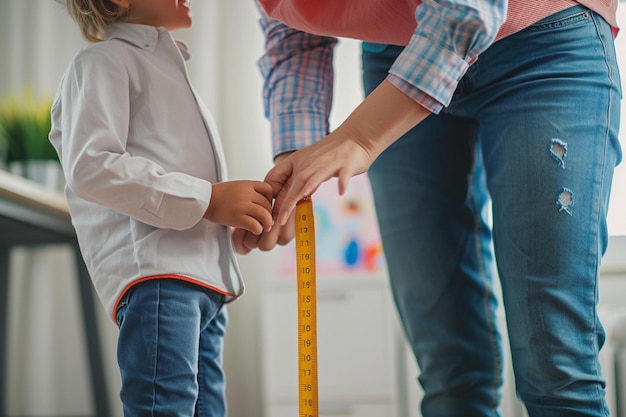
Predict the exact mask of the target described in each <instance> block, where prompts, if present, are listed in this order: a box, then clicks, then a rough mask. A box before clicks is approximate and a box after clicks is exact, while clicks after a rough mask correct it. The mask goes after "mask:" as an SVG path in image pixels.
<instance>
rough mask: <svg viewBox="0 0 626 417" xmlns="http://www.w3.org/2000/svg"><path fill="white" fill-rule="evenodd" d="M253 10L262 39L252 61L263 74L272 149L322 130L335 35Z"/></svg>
mask: <svg viewBox="0 0 626 417" xmlns="http://www.w3.org/2000/svg"><path fill="white" fill-rule="evenodd" d="M259 10H260V12H261V18H260V23H261V28H262V30H263V32H264V34H265V39H266V44H265V54H264V55H263V56H262V57H261V59H260V60H259V62H258V64H259V68H260V70H261V74H262V75H263V77H264V80H265V82H264V86H263V102H264V107H265V116H266V117H267V118H268V119H269V121H270V123H271V130H272V138H273V139H272V145H273V151H274V155H278V154H280V153H283V152H288V151H292V150H297V149H299V148H302V147H304V146H306V145H309V144H311V143H313V142H315V141H316V140H319V139H321V138H323V137H324V136H326V135H327V134H328V130H329V123H328V118H329V114H330V108H331V103H332V93H333V77H334V72H333V62H332V61H333V50H334V46H335V44H336V43H337V39H336V38H333V37H326V36H318V35H312V34H309V33H306V32H302V31H299V30H296V29H292V28H290V27H289V26H287V25H285V24H283V23H281V22H279V21H277V20H272V19H270V18H268V16H267V15H266V14H265V12H264V11H263V10H262V8H261V7H259Z"/></svg>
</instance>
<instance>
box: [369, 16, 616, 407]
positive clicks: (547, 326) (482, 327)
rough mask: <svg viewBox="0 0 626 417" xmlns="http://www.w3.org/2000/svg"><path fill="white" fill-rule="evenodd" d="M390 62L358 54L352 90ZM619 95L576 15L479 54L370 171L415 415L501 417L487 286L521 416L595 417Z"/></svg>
mask: <svg viewBox="0 0 626 417" xmlns="http://www.w3.org/2000/svg"><path fill="white" fill-rule="evenodd" d="M400 51H401V48H399V47H393V46H384V45H372V44H364V45H363V69H364V76H363V77H364V86H365V90H366V92H370V91H371V90H373V89H374V88H375V87H376V86H377V85H378V84H379V83H380V82H381V81H382V80H383V79H384V77H385V76H386V74H387V70H388V68H389V67H390V65H391V63H392V62H393V61H394V59H395V57H396V56H397V55H398V53H399V52H400ZM620 97H621V91H620V80H619V74H618V67H617V63H616V58H615V50H614V44H613V37H612V34H611V29H610V27H609V25H608V24H607V23H606V22H605V21H604V20H602V19H601V18H600V17H599V16H597V15H596V14H595V13H592V12H590V11H589V10H587V9H585V8H583V7H579V6H576V7H573V8H570V9H568V10H565V11H563V12H560V13H557V14H555V15H553V16H550V17H548V18H546V19H544V20H542V21H541V22H538V23H537V24H535V25H533V26H531V27H529V28H527V29H526V30H523V31H521V32H519V33H517V34H515V35H513V36H511V37H508V38H506V39H503V40H500V41H499V42H496V43H495V44H493V45H492V46H491V47H490V48H489V49H488V50H487V51H485V52H484V53H483V54H482V55H480V58H479V59H478V61H476V62H475V63H474V64H473V65H472V66H471V67H470V69H469V71H468V72H467V74H466V75H465V76H464V78H463V79H462V80H461V82H460V84H459V86H458V89H457V91H456V93H455V96H454V98H453V100H452V103H451V104H450V106H449V107H447V108H446V109H445V110H444V111H442V112H441V113H440V114H439V115H431V116H430V117H428V118H427V119H426V120H425V121H424V122H423V123H421V124H420V125H418V126H417V127H416V128H415V129H413V130H412V131H410V132H409V133H407V134H406V135H405V136H404V137H402V138H401V139H400V140H398V141H397V142H396V143H394V144H393V145H392V146H391V147H389V148H388V149H387V150H386V151H385V152H384V153H383V154H382V155H381V156H380V157H379V158H378V159H377V160H376V162H375V163H374V164H373V165H372V167H371V169H370V171H369V177H370V180H371V184H372V188H373V194H374V200H375V204H376V209H377V215H378V221H379V225H380V229H381V236H382V240H383V246H384V250H385V255H386V258H387V263H388V267H389V274H390V280H391V286H392V290H393V295H394V298H395V301H396V305H397V309H398V311H399V314H400V317H401V320H402V322H403V325H404V329H405V332H406V335H407V337H408V340H409V342H410V344H411V346H412V349H413V352H414V354H415V358H416V359H417V362H418V364H419V367H420V370H421V374H420V376H419V381H420V383H421V385H422V387H423V389H424V391H425V396H424V399H423V402H422V413H423V415H424V416H425V417H434V416H437V417H439V416H446V417H456V416H458V417H478V416H499V415H500V414H499V412H498V404H499V401H500V395H501V393H500V388H501V385H502V350H501V349H502V347H501V337H500V335H499V332H498V329H497V325H496V308H497V299H496V295H494V279H498V278H499V280H500V284H501V287H502V292H503V303H504V307H505V310H506V317H507V326H508V332H509V338H510V343H511V350H512V360H513V367H514V371H515V382H516V389H517V393H518V395H519V397H520V398H521V399H522V401H523V402H524V403H525V405H526V408H527V410H528V412H529V414H530V416H533V417H557V416H558V417H565V416H567V417H574V416H608V409H607V405H606V402H605V398H604V397H605V381H604V380H603V378H602V376H601V370H600V365H599V361H598V354H599V351H600V348H601V347H602V345H603V343H604V339H605V333H604V330H603V328H602V325H601V323H600V321H599V319H598V315H597V312H596V304H597V300H598V270H599V265H600V260H601V257H602V255H603V253H604V252H605V249H606V246H607V241H608V238H607V226H606V214H607V206H608V199H609V191H610V187H611V179H612V174H613V169H614V167H615V166H616V165H617V164H618V163H619V161H620V159H621V150H620V146H619V143H618V127H619V126H618V125H619V118H620ZM490 202H491V205H490ZM489 208H491V214H492V216H493V217H492V220H493V223H491V222H490V221H489ZM490 224H493V229H491V228H490ZM492 248H493V250H492ZM494 253H495V257H494V255H493V254H494ZM494 258H495V260H494ZM494 265H497V268H495V266H494ZM496 271H497V272H496Z"/></svg>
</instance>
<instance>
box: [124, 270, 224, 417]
mask: <svg viewBox="0 0 626 417" xmlns="http://www.w3.org/2000/svg"><path fill="white" fill-rule="evenodd" d="M226 322H227V315H226V310H225V307H224V296H223V295H222V294H219V293H217V292H215V291H211V290H209V289H205V288H202V287H200V286H197V285H193V284H190V283H186V282H184V281H181V280H175V279H155V280H149V281H146V282H143V283H140V284H137V285H135V286H134V287H132V288H131V289H130V290H129V291H128V293H126V295H125V296H124V297H123V299H122V301H121V302H120V306H119V307H118V310H117V323H118V326H119V339H118V351H117V355H118V363H119V367H120V372H121V376H122V389H121V393H120V397H121V400H122V404H123V406H124V416H125V417H139V416H142V417H144V416H150V417H159V416H163V417H164V416H167V417H192V416H196V417H225V416H226V400H225V392H224V389H225V386H224V372H223V370H222V351H223V339H224V331H225V327H226Z"/></svg>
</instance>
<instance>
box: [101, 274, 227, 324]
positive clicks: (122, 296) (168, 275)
mask: <svg viewBox="0 0 626 417" xmlns="http://www.w3.org/2000/svg"><path fill="white" fill-rule="evenodd" d="M153 279H178V280H181V281H186V282H190V283H192V284H195V285H199V286H200V287H203V288H208V289H210V290H212V291H216V292H218V293H220V294H224V295H227V296H229V297H235V294H232V293H229V292H228V291H223V290H220V289H219V288H216V287H214V286H212V285H208V284H207V283H205V282H202V281H198V280H196V279H193V278H189V277H186V276H184V275H176V274H161V275H150V276H147V277H143V278H139V279H138V280H135V281H133V282H131V283H130V284H128V286H127V287H126V288H124V291H122V293H121V294H120V296H119V297H118V298H117V301H116V302H115V305H114V306H113V317H112V318H113V323H116V324H117V320H116V318H115V316H116V313H117V308H118V307H119V305H120V301H122V298H124V295H126V293H127V292H128V290H130V289H131V288H132V287H134V286H135V285H137V284H140V283H142V282H145V281H150V280H153Z"/></svg>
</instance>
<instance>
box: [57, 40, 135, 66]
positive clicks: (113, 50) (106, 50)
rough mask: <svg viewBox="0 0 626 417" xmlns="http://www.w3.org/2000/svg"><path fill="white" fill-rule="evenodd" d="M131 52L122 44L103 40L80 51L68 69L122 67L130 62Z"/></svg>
mask: <svg viewBox="0 0 626 417" xmlns="http://www.w3.org/2000/svg"><path fill="white" fill-rule="evenodd" d="M132 54H133V51H132V49H131V48H128V46H127V45H125V44H124V42H118V41H115V40H105V41H101V42H97V43H93V44H90V45H87V46H85V47H84V48H82V49H80V50H79V51H78V52H76V54H75V55H74V57H73V58H72V60H71V61H70V64H69V66H70V67H75V68H76V67H91V68H94V67H111V66H114V67H124V66H127V65H128V63H129V62H130V60H132Z"/></svg>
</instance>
